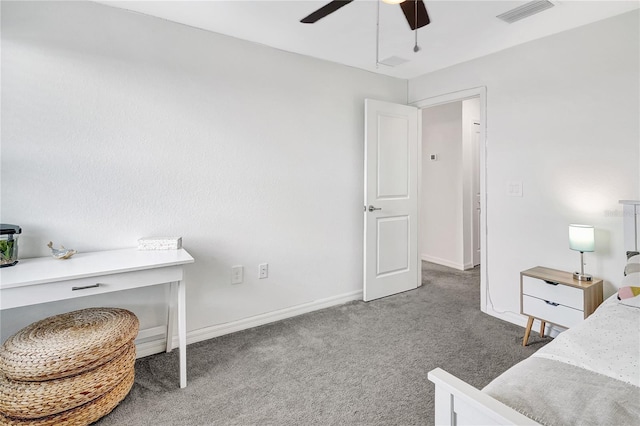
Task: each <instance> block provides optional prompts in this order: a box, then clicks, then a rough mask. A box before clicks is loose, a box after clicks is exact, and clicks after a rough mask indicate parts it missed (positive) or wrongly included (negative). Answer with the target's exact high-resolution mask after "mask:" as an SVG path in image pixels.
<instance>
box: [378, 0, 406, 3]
mask: <svg viewBox="0 0 640 426" xmlns="http://www.w3.org/2000/svg"><path fill="white" fill-rule="evenodd" d="M404 1H405V0H382V2H383V3H386V4H400V3H404Z"/></svg>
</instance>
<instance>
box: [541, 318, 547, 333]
mask: <svg viewBox="0 0 640 426" xmlns="http://www.w3.org/2000/svg"><path fill="white" fill-rule="evenodd" d="M545 325H546V323H545V322H544V321H542V320H540V337H544V326H545Z"/></svg>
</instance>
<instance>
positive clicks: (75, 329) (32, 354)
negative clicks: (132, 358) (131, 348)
mask: <svg viewBox="0 0 640 426" xmlns="http://www.w3.org/2000/svg"><path fill="white" fill-rule="evenodd" d="M138 327H139V323H138V318H137V317H136V316H135V315H134V314H133V313H132V312H130V311H127V310H126V309H118V308H88V309H81V310H79V311H73V312H68V313H66V314H60V315H55V316H52V317H49V318H45V319H43V320H41V321H37V322H34V323H33V324H31V325H29V326H27V327H25V328H23V329H22V330H20V331H18V332H17V333H16V334H14V335H13V336H11V337H9V338H8V339H7V340H6V341H5V342H4V343H3V344H2V347H0V373H2V374H4V375H5V376H7V378H9V379H12V380H22V381H42V380H51V379H59V378H61V377H67V376H73V375H75V374H78V373H82V372H83V371H87V370H91V369H93V368H95V367H98V366H100V365H102V364H104V363H105V362H108V361H111V360H112V359H113V358H114V357H115V356H116V355H117V351H118V349H120V348H122V347H123V346H124V345H125V343H128V342H130V341H131V340H133V339H135V337H136V336H137V335H138Z"/></svg>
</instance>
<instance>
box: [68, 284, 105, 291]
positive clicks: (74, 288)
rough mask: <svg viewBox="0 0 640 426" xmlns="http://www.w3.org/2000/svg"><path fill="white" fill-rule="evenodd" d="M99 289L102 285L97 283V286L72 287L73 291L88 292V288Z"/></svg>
mask: <svg viewBox="0 0 640 426" xmlns="http://www.w3.org/2000/svg"><path fill="white" fill-rule="evenodd" d="M97 287H100V283H96V284H92V285H84V286H82V287H71V291H76V290H86V289H88V288H97Z"/></svg>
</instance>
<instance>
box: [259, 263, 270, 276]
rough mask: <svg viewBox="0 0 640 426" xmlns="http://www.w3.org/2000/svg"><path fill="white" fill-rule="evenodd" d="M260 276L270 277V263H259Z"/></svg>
mask: <svg viewBox="0 0 640 426" xmlns="http://www.w3.org/2000/svg"><path fill="white" fill-rule="evenodd" d="M258 278H260V279H262V278H269V264H268V263H261V264H259V265H258Z"/></svg>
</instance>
